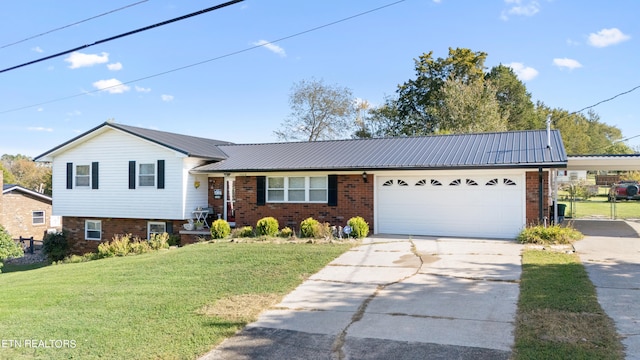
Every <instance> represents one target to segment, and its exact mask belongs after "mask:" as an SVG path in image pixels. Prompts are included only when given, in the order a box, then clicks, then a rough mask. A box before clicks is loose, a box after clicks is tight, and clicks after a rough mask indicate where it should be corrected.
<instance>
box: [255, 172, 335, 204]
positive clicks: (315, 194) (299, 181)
mask: <svg viewBox="0 0 640 360" xmlns="http://www.w3.org/2000/svg"><path fill="white" fill-rule="evenodd" d="M327 191H328V190H327V177H326V176H273V177H268V178H267V202H298V203H301V202H317V203H319V202H327Z"/></svg>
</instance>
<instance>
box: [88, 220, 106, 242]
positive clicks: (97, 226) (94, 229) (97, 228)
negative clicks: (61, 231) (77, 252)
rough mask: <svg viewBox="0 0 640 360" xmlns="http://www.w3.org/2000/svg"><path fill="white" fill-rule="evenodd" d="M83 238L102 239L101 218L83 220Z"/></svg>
mask: <svg viewBox="0 0 640 360" xmlns="http://www.w3.org/2000/svg"><path fill="white" fill-rule="evenodd" d="M84 238H85V239H86V240H102V220H85V221H84Z"/></svg>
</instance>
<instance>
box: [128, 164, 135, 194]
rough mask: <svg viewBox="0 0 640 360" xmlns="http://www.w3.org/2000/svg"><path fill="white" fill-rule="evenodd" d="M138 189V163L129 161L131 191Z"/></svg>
mask: <svg viewBox="0 0 640 360" xmlns="http://www.w3.org/2000/svg"><path fill="white" fill-rule="evenodd" d="M135 188H136V162H135V161H129V189H135Z"/></svg>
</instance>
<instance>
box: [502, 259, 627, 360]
mask: <svg viewBox="0 0 640 360" xmlns="http://www.w3.org/2000/svg"><path fill="white" fill-rule="evenodd" d="M515 344H516V345H515V351H514V355H515V356H514V357H515V359H518V360H521V359H623V358H624V355H623V353H622V344H621V343H620V341H619V339H618V337H617V334H616V330H615V327H614V324H613V322H612V321H611V319H610V318H609V317H608V316H607V315H606V314H605V313H604V311H603V310H602V308H601V307H600V304H599V303H598V300H597V297H596V291H595V288H594V286H593V284H592V283H591V281H590V280H589V277H588V275H587V272H586V270H585V269H584V267H583V266H582V264H581V263H580V260H579V258H578V256H577V255H575V254H564V253H556V252H548V251H538V250H526V251H525V252H524V254H523V259H522V276H521V282H520V298H519V301H518V317H517V321H516V339H515Z"/></svg>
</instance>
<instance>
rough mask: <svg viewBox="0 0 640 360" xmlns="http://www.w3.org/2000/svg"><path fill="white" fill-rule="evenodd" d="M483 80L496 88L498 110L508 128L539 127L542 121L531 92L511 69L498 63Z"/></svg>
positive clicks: (542, 123)
mask: <svg viewBox="0 0 640 360" xmlns="http://www.w3.org/2000/svg"><path fill="white" fill-rule="evenodd" d="M485 80H487V81H490V82H491V83H492V84H493V86H494V87H495V89H496V100H497V101H498V103H499V104H500V111H501V113H502V115H503V116H505V117H506V118H507V124H508V125H507V128H508V129H509V130H525V129H539V128H541V127H543V126H544V122H540V119H539V118H538V117H537V116H536V112H535V106H534V104H533V101H531V94H530V93H529V92H527V88H526V86H525V85H524V84H523V83H522V81H520V80H519V79H518V77H517V76H516V74H515V73H514V72H513V69H511V68H510V67H507V66H504V65H502V64H501V65H498V66H495V67H493V68H491V70H490V71H489V73H487V75H486V76H485Z"/></svg>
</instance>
